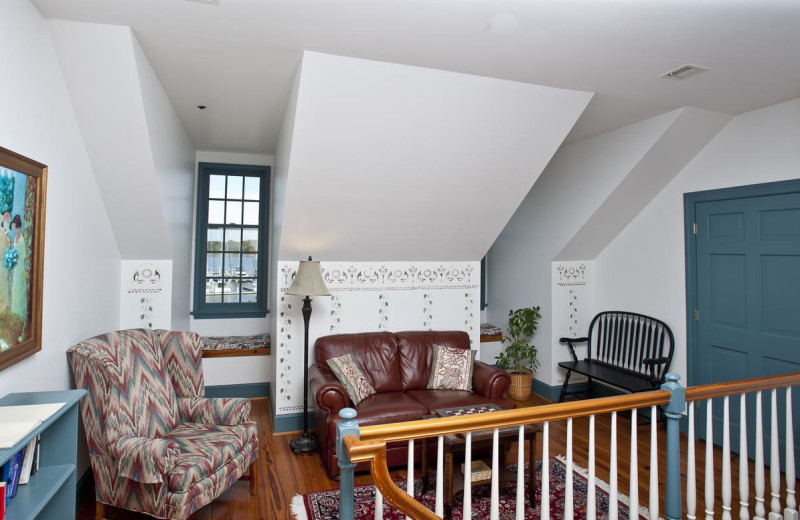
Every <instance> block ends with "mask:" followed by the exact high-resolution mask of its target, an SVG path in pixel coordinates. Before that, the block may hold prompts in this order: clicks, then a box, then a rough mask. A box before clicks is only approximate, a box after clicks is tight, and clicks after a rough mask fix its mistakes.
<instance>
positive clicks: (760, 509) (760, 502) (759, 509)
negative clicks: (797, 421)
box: [753, 390, 767, 520]
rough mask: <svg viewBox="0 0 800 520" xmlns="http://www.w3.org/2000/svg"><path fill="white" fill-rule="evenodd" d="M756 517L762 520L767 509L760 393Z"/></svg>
mask: <svg viewBox="0 0 800 520" xmlns="http://www.w3.org/2000/svg"><path fill="white" fill-rule="evenodd" d="M755 464H756V479H755V480H756V483H755V484H756V516H754V517H753V518H754V519H755V520H764V516H765V515H766V514H767V508H766V507H765V504H764V484H765V482H764V415H763V413H762V410H761V391H760V390H759V391H758V393H756V462H755Z"/></svg>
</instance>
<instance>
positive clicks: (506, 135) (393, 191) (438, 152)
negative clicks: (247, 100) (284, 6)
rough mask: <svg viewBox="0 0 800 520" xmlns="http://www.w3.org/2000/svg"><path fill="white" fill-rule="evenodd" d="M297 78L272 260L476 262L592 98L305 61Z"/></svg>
mask: <svg viewBox="0 0 800 520" xmlns="http://www.w3.org/2000/svg"><path fill="white" fill-rule="evenodd" d="M301 67H302V80H301V87H300V90H299V99H298V102H297V110H296V112H295V114H294V117H295V120H294V130H293V134H292V157H291V166H290V170H289V176H288V181H287V191H286V208H285V218H284V220H283V230H282V237H281V241H280V249H279V251H278V259H279V260H299V259H300V258H304V257H305V256H306V255H308V254H312V255H315V257H318V258H319V259H320V260H329V261H334V260H339V261H351V260H356V261H378V262H380V261H419V260H429V261H462V260H479V259H480V258H482V257H483V256H484V254H485V253H486V251H487V250H488V248H489V247H490V246H491V244H492V242H493V241H494V239H495V238H496V237H497V235H498V234H499V233H500V231H501V230H502V229H503V226H504V225H505V223H506V221H507V220H508V218H509V217H510V216H511V214H512V213H513V212H514V210H515V208H516V207H517V205H518V204H519V203H520V202H521V201H522V198H523V197H524V194H525V193H526V192H527V190H528V189H530V187H531V185H532V184H533V182H534V181H535V180H536V178H537V177H538V175H539V174H540V173H541V171H542V169H543V168H544V167H545V165H546V164H547V162H548V161H549V160H550V158H551V157H552V155H553V153H554V152H555V150H556V149H557V148H558V146H559V145H560V144H561V142H562V140H563V139H564V137H565V136H566V135H567V133H568V132H569V130H570V129H571V128H572V125H573V124H574V123H575V121H576V120H577V118H578V117H579V116H580V114H581V113H582V112H583V109H584V108H585V107H586V105H587V103H588V102H589V100H590V99H591V96H592V94H591V93H587V92H579V91H574V90H564V89H556V88H550V87H542V86H538V85H531V84H525V83H518V82H514V81H507V80H500V79H495V78H487V77H480V76H472V75H468V74H458V73H454V72H448V71H442V70H434V69H425V68H421V67H411V66H407V65H398V64H393V63H383V62H377V61H370V60H361V59H355V58H347V57H342V56H331V55H325V54H319V53H313V52H306V53H305V55H304V57H303V62H302V65H301ZM487 200H488V201H502V202H501V203H496V204H486V203H485V202H486V201H487ZM367 237H368V238H367Z"/></svg>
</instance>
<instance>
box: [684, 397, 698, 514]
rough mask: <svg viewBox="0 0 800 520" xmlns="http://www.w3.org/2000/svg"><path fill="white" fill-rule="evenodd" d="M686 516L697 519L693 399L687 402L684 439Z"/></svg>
mask: <svg viewBox="0 0 800 520" xmlns="http://www.w3.org/2000/svg"><path fill="white" fill-rule="evenodd" d="M686 441H687V442H686V518H688V519H689V520H697V473H696V470H695V465H696V464H697V461H696V460H695V453H694V445H695V443H696V442H697V438H696V437H695V434H694V401H692V402H690V403H689V436H688V438H687V439H686Z"/></svg>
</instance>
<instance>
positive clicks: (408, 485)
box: [376, 439, 427, 520]
mask: <svg viewBox="0 0 800 520" xmlns="http://www.w3.org/2000/svg"><path fill="white" fill-rule="evenodd" d="M422 456H423V457H427V453H423V454H422ZM406 493H408V494H409V495H411V497H412V498H413V497H414V439H411V440H410V441H408V479H407V480H406ZM376 512H377V510H376ZM406 520H411V517H410V516H406Z"/></svg>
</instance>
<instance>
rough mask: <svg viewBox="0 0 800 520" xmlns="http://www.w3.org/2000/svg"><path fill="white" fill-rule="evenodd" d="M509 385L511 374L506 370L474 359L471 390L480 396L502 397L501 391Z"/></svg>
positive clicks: (503, 391)
mask: <svg viewBox="0 0 800 520" xmlns="http://www.w3.org/2000/svg"><path fill="white" fill-rule="evenodd" d="M509 386H511V376H509V375H508V372H506V371H505V370H501V369H499V368H495V367H492V366H489V365H487V364H486V363H484V362H482V361H475V363H474V365H473V368H472V391H473V392H474V393H476V394H478V395H480V396H483V397H488V398H490V399H496V398H498V397H503V393H505V391H506V390H508V387H509Z"/></svg>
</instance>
